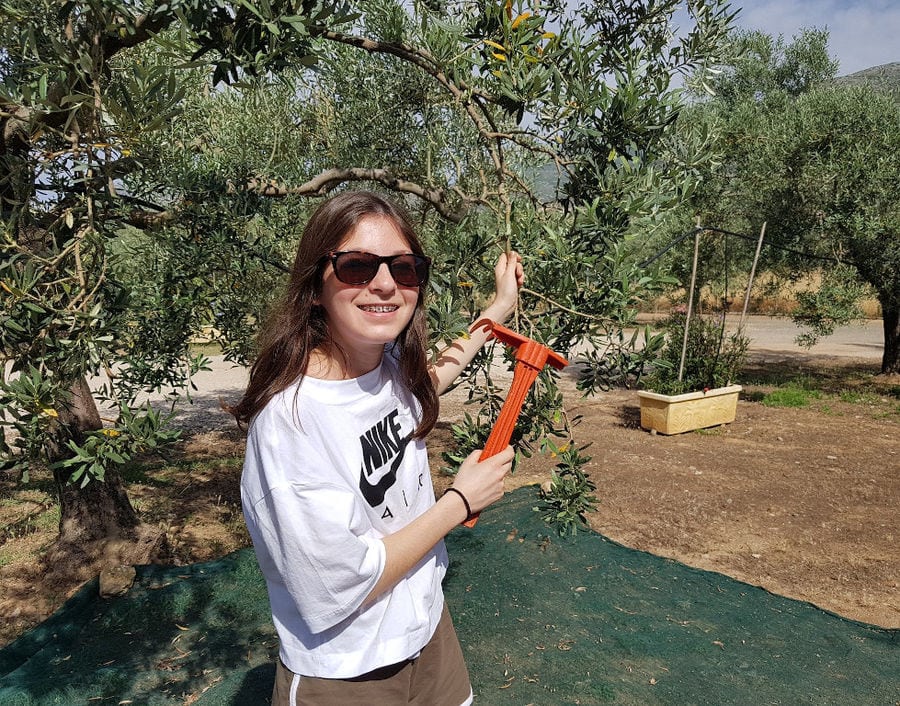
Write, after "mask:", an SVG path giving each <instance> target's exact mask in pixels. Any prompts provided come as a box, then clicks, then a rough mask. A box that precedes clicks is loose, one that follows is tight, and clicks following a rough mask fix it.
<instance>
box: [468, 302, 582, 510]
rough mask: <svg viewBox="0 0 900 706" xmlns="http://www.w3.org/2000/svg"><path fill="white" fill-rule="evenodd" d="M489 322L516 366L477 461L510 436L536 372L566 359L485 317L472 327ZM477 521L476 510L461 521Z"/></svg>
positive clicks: (496, 450) (565, 362)
mask: <svg viewBox="0 0 900 706" xmlns="http://www.w3.org/2000/svg"><path fill="white" fill-rule="evenodd" d="M485 326H489V327H490V329H491V335H493V337H494V338H496V339H497V340H498V341H500V342H501V343H504V344H506V345H507V346H509V347H511V348H513V349H515V351H516V367H515V368H514V369H513V379H512V385H511V386H510V388H509V394H507V396H506V400H505V401H504V402H503V406H502V407H501V408H500V414H499V415H497V421H496V422H495V423H494V428H493V429H491V433H490V436H488V438H487V441H486V442H485V444H484V449H483V450H482V452H481V456H479V457H478V460H479V461H484V460H485V459H486V458H490V457H491V456H495V455H496V454H498V453H500V452H501V451H502V450H503V449H505V448H506V447H507V446H509V440H510V439H511V438H512V433H513V429H515V426H516V421H517V420H518V419H519V413H520V412H521V411H522V404H523V403H524V402H525V395H527V394H528V390H530V389H531V386H532V385H533V384H534V381H535V380H536V379H537V376H538V373H539V372H541V370H542V369H543V368H544V366H545V365H547V364H548V363H549V364H550V365H552V366H553V367H554V368H556V369H557V370H562V369H563V368H565V367H566V366H567V365H568V364H569V361H568V360H566V359H565V358H563V357H562V356H561V355H559V354H558V353H554V352H553V351H551V350H550V349H549V348H547V346H545V345H543V344H541V343H538V342H537V341H534V340H532V339H530V338H527V337H525V336H523V335H521V334H519V333H516V332H515V331H511V330H510V329H508V328H506V327H505V326H501V325H500V324H495V323H494V322H493V321H489V320H488V319H482V320H480V321H478V322H476V324H475V326H473V329H476V328H482V327H485ZM476 522H478V514H475V515H473V516H472V517H471V518H470V519H468V520H466V521H465V522H464V523H463V524H464V525H465V526H466V527H474V526H475V523H476Z"/></svg>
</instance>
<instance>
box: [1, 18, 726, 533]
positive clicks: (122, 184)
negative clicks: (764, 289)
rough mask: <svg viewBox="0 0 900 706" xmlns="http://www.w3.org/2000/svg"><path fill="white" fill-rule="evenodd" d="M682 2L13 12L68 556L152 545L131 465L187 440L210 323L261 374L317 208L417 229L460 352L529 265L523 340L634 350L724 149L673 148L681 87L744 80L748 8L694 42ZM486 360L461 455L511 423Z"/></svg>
mask: <svg viewBox="0 0 900 706" xmlns="http://www.w3.org/2000/svg"><path fill="white" fill-rule="evenodd" d="M679 5H680V3H679V2H675V1H674V0H667V1H664V2H656V1H653V2H650V1H648V2H631V1H629V2H624V0H616V1H614V2H610V3H605V4H603V5H602V6H596V5H595V4H593V3H587V4H585V5H584V6H579V7H574V6H570V5H569V4H568V3H563V2H547V3H543V4H541V5H539V6H535V7H532V6H531V5H530V4H526V3H519V2H510V1H507V2H501V3H496V4H493V3H487V4H484V3H471V2H441V1H440V0H437V1H435V0H430V1H427V2H426V1H424V0H422V1H417V2H413V3H401V2H395V1H393V0H377V1H375V2H366V3H359V4H358V6H357V5H356V4H354V3H352V2H351V3H346V2H309V1H307V0H288V1H285V2H281V1H278V2H268V3H259V4H258V3H248V2H242V1H238V2H228V1H227V0H218V1H217V2H214V3H201V2H197V1H196V0H176V1H175V2H171V3H165V4H158V3H149V2H147V3H144V2H132V1H129V2H125V1H124V0H92V1H91V2H80V1H72V2H65V3H59V2H56V1H55V0H38V1H34V0H7V1H6V2H4V3H3V5H2V10H0V22H2V24H0V46H2V47H3V49H2V52H0V81H2V83H0V111H2V112H0V128H2V130H0V135H2V141H0V162H2V171H0V207H2V223H3V243H2V255H0V256H2V261H0V284H2V288H3V290H4V298H3V305H2V309H0V346H2V352H3V356H5V357H6V358H7V359H8V360H10V361H12V363H11V365H12V370H13V374H12V376H10V377H9V378H8V379H6V380H5V381H4V382H3V385H2V389H0V412H2V423H3V424H4V425H5V426H7V427H12V428H13V429H14V430H15V432H16V433H17V436H15V437H14V438H13V441H12V442H9V443H8V442H6V441H4V442H3V448H2V451H3V455H4V458H5V459H6V463H7V465H8V466H11V467H18V468H20V469H21V468H27V467H28V466H29V465H30V464H33V463H36V462H39V461H42V462H44V463H47V464H50V465H51V466H52V467H53V468H54V473H55V476H56V479H57V482H58V484H59V486H60V488H61V494H62V499H63V506H62V521H61V527H62V529H63V534H64V535H66V536H68V538H69V539H75V540H77V539H78V538H80V537H84V538H91V537H96V536H100V537H102V536H104V535H105V534H109V533H112V532H115V531H119V530H121V529H122V528H123V527H126V528H127V527H131V526H134V525H135V524H136V523H137V522H138V518H137V517H136V516H135V514H134V512H133V511H132V509H131V507H130V505H129V503H128V501H127V497H126V496H125V494H124V491H123V489H122V486H121V483H120V482H119V478H118V471H119V469H120V468H121V467H122V465H123V464H125V463H128V462H129V460H130V459H131V458H132V457H133V456H134V455H135V454H137V453H140V452H142V451H146V450H148V449H152V448H155V447H157V446H158V445H159V444H162V443H165V442H166V441H169V440H171V439H172V438H173V434H172V432H170V431H167V429H166V425H165V423H164V418H163V415H162V414H161V413H160V412H159V411H157V410H154V409H152V408H151V407H149V406H147V405H143V406H142V405H141V400H142V399H144V397H145V395H146V393H147V392H148V391H151V390H161V389H166V390H168V389H172V388H174V389H175V390H176V391H177V390H178V389H183V388H185V387H186V386H187V385H188V379H189V377H190V374H191V373H192V372H193V371H196V370H197V369H199V368H201V367H202V366H203V365H204V360H203V358H202V356H196V355H194V354H192V353H191V349H190V346H189V342H190V341H191V339H192V337H194V336H196V335H197V334H198V333H199V332H201V331H202V332H206V333H208V334H211V335H213V336H214V337H216V338H217V339H218V340H220V342H221V343H222V345H223V347H224V350H225V351H226V353H227V355H228V356H229V357H231V358H233V359H235V360H239V361H243V360H246V359H247V358H248V357H250V356H252V351H253V346H252V337H253V333H254V331H255V328H256V327H257V326H258V322H259V321H260V320H261V318H262V317H263V316H264V312H265V308H266V303H267V301H268V300H269V298H270V297H271V295H272V293H273V291H275V290H277V289H278V286H279V282H280V281H281V279H282V275H283V272H284V270H285V268H286V266H287V263H289V262H290V255H291V252H292V251H293V249H294V247H295V242H296V237H297V235H298V233H299V229H300V227H301V225H302V223H303V220H304V215H305V213H306V212H307V211H308V210H309V207H310V203H309V201H310V199H315V198H319V197H322V196H324V195H327V194H328V193H330V192H332V191H334V190H335V189H339V188H352V187H353V185H354V184H360V183H361V184H365V185H367V186H369V187H372V186H374V187H375V188H380V189H384V190H389V191H392V192H394V193H395V194H396V195H397V196H398V197H399V198H402V199H403V200H404V201H406V203H407V205H408V206H409V207H410V208H411V209H412V210H413V211H414V213H415V214H416V218H417V219H418V222H419V224H420V228H421V230H422V232H423V236H424V238H425V240H426V242H427V243H429V245H430V247H431V249H432V251H433V253H434V255H435V260H436V264H437V267H436V270H437V273H438V274H437V276H436V277H435V279H434V282H433V283H432V285H431V291H430V302H431V304H430V309H429V314H430V318H431V323H432V328H433V330H434V333H435V339H436V342H437V341H438V340H440V339H441V338H446V337H449V336H451V335H455V334H456V333H458V332H459V331H460V330H461V329H462V327H463V326H464V325H465V322H466V321H467V318H468V316H470V315H471V313H473V312H474V311H476V310H477V308H478V306H479V305H480V304H481V302H482V300H483V297H484V296H485V293H486V292H487V291H489V288H490V263H492V262H493V259H494V258H495V255H496V252H497V250H498V249H506V248H510V247H514V248H516V249H517V250H519V251H520V252H522V253H524V254H525V255H526V258H527V260H528V263H527V264H528V268H529V281H530V285H529V290H528V291H527V292H526V293H525V294H524V296H523V300H522V304H521V307H520V310H519V314H518V319H517V323H516V325H517V327H519V328H520V329H521V330H523V331H525V332H527V333H528V334H529V335H531V336H533V337H536V338H538V339H540V340H542V341H545V342H547V343H548V344H549V345H552V346H553V347H554V348H556V349H559V350H562V351H563V352H565V351H566V350H568V348H569V347H570V345H571V344H572V343H573V342H575V341H587V342H588V343H589V344H593V345H594V346H606V345H608V341H609V340H610V335H612V336H613V341H614V343H615V341H616V340H618V341H622V340H623V337H622V334H621V330H622V327H623V326H624V325H625V324H626V323H627V322H629V321H630V320H631V318H632V317H633V315H634V313H635V304H636V302H637V301H638V300H639V299H640V297H641V296H643V295H644V292H645V287H646V285H647V284H649V283H650V281H651V280H649V279H647V277H646V276H645V274H644V273H643V272H641V271H640V270H639V269H638V268H637V267H636V264H635V262H636V258H637V256H638V255H639V254H640V252H641V248H642V247H643V246H642V242H643V239H642V234H643V233H645V232H647V230H648V229H649V230H652V229H653V228H654V226H655V224H656V223H657V222H658V220H659V218H660V215H661V213H663V212H664V211H665V209H667V208H669V207H671V206H672V205H675V204H677V203H678V202H679V201H680V200H681V199H682V198H683V197H684V195H685V194H686V193H689V191H690V188H691V184H692V174H693V173H694V168H695V166H696V164H698V163H700V162H702V160H703V155H704V149H705V147H704V145H703V144H702V143H700V142H698V143H697V144H696V145H695V147H696V149H693V148H692V149H689V150H688V149H686V148H685V147H684V145H678V146H677V148H676V145H675V143H674V141H673V140H672V126H673V125H674V123H675V121H676V119H677V116H678V114H679V111H680V110H681V108H682V106H683V101H682V99H681V97H680V92H679V91H678V90H675V89H673V88H672V86H671V79H672V76H673V75H676V74H678V73H683V74H688V73H696V72H699V73H700V74H702V73H703V72H704V71H706V70H707V69H708V68H709V67H712V66H714V65H716V64H718V63H720V62H721V58H722V56H724V54H723V51H724V47H725V44H726V38H727V36H728V30H729V28H730V23H731V21H732V19H733V14H734V13H733V12H732V11H731V10H730V9H729V8H728V6H727V5H726V4H725V3H724V2H723V1H721V0H702V1H700V2H692V3H689V4H688V7H689V9H690V11H691V18H692V24H691V25H690V26H689V27H687V28H685V29H684V30H683V31H680V32H679V31H676V29H677V28H676V27H675V26H674V25H673V16H674V13H675V11H676V9H678V7H679ZM663 162H665V163H666V164H668V168H667V169H666V170H661V169H660V168H659V166H658V165H659V164H661V163H663ZM604 350H605V349H602V350H601V352H600V353H597V354H596V356H595V358H594V361H595V362H599V361H600V360H601V359H602V357H603V351H604ZM486 360H487V354H485V357H484V358H483V359H481V361H480V363H481V365H480V367H479V366H475V367H473V369H472V370H471V372H470V382H473V383H475V382H477V384H474V385H473V387H472V390H473V392H472V395H473V397H475V398H478V399H479V400H480V401H481V402H482V403H483V407H482V409H483V412H479V413H478V414H477V415H476V418H475V419H472V420H470V422H469V424H468V425H463V427H461V430H460V432H459V436H460V442H461V443H462V444H463V445H464V446H465V445H466V444H468V445H470V446H471V445H475V444H478V443H480V442H481V441H482V440H483V437H484V436H486V428H487V427H488V426H489V422H490V418H491V414H492V413H493V412H495V411H496V408H497V406H498V400H499V395H498V391H497V390H496V388H495V387H494V386H493V385H492V384H491V382H490V376H489V366H487V365H485V362H486ZM101 372H105V373H106V375H107V378H108V380H109V382H108V383H107V384H106V385H104V386H103V387H101V388H100V389H97V388H96V387H95V388H94V389H91V388H90V387H89V385H88V380H89V379H95V378H96V376H97V375H98V374H99V373H101ZM595 379H596V378H595ZM98 405H99V406H98ZM558 407H559V396H558V392H556V388H555V385H554V382H553V377H552V375H551V374H550V373H547V374H545V375H544V376H543V377H542V381H541V383H540V384H539V386H538V388H537V390H536V393H535V394H534V395H533V397H532V400H531V408H530V411H529V413H528V415H527V417H528V420H529V422H530V424H528V425H525V426H524V428H523V429H521V432H520V433H521V439H520V446H521V448H522V449H523V451H525V452H527V449H528V446H529V444H530V443H534V442H535V441H536V440H537V439H540V438H546V435H547V434H548V433H549V434H559V435H562V436H565V437H569V436H570V435H571V430H570V429H569V428H568V424H567V423H566V421H565V419H564V418H561V417H560V415H559V413H558ZM101 408H102V409H103V416H104V417H106V418H107V421H106V422H104V421H103V419H101V414H100V410H101ZM109 410H111V411H109ZM548 443H549V442H548ZM569 447H570V448H571V449H572V453H576V454H577V452H576V451H575V449H576V445H575V444H573V443H570V444H569ZM573 458H574V457H573ZM578 459H579V463H582V462H583V460H584V459H583V457H581V456H578ZM570 460H571V459H570ZM570 465H571V464H570ZM577 466H578V464H575V467H576V469H575V470H574V471H572V472H577ZM101 481H102V482H101Z"/></svg>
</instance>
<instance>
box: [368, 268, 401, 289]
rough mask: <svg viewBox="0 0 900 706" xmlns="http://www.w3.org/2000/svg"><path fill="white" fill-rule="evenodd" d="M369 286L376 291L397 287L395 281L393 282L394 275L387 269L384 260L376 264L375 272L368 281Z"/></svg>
mask: <svg viewBox="0 0 900 706" xmlns="http://www.w3.org/2000/svg"><path fill="white" fill-rule="evenodd" d="M369 286H370V287H371V288H372V289H375V290H377V291H392V290H394V289H395V288H396V287H397V283H396V282H394V276H393V275H392V274H391V271H390V270H389V269H388V265H387V263H386V262H382V263H381V264H380V265H379V266H378V271H377V272H376V273H375V276H374V277H373V278H372V281H371V282H369Z"/></svg>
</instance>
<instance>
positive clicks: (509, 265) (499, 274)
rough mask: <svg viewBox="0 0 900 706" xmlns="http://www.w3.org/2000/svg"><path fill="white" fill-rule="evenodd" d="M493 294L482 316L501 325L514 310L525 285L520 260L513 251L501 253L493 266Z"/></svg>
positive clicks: (517, 254)
mask: <svg viewBox="0 0 900 706" xmlns="http://www.w3.org/2000/svg"><path fill="white" fill-rule="evenodd" d="M494 282H495V294H494V299H493V301H492V302H491V303H490V305H489V306H488V307H487V309H485V311H484V316H486V317H488V318H489V319H491V320H492V321H496V322H497V323H503V322H504V321H506V319H507V318H508V317H509V315H510V314H512V313H513V311H514V310H515V308H516V304H517V303H518V301H519V289H520V288H521V287H522V285H523V284H524V283H525V271H524V270H523V269H522V258H521V256H520V255H519V253H517V252H516V251H515V250H511V251H510V252H508V253H501V254H500V257H499V258H497V264H496V265H494Z"/></svg>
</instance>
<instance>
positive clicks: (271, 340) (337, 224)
mask: <svg viewBox="0 0 900 706" xmlns="http://www.w3.org/2000/svg"><path fill="white" fill-rule="evenodd" d="M369 216H384V217H387V218H390V219H391V220H392V221H393V222H394V224H395V225H396V226H397V229H398V230H399V231H400V233H401V235H402V236H403V238H404V240H406V242H407V244H408V245H409V249H410V250H411V251H412V252H414V253H416V254H418V255H423V254H424V250H423V248H422V244H421V242H420V241H419V238H418V236H417V235H416V232H415V230H414V229H413V227H412V224H411V223H410V220H409V217H408V216H407V215H406V213H405V211H404V210H403V209H402V208H401V207H400V206H399V205H397V204H395V203H393V202H391V201H389V200H388V199H386V198H384V197H383V196H380V195H378V194H375V193H372V192H370V191H347V192H343V193H341V194H338V195H337V196H334V197H332V198H330V199H328V200H327V201H324V202H322V203H321V204H320V205H319V207H318V208H317V209H316V211H315V212H314V213H313V215H312V216H311V217H310V219H309V221H308V222H307V224H306V228H304V230H303V235H302V236H301V238H300V244H299V246H298V247H297V254H296V256H295V257H294V264H293V267H292V268H291V274H290V278H289V280H288V285H287V289H286V290H285V292H284V295H283V296H282V297H281V299H280V300H279V301H278V302H277V303H276V305H275V307H274V308H273V309H272V312H271V314H270V315H269V318H268V320H267V322H266V325H265V326H263V328H262V329H261V331H260V333H259V338H258V345H259V354H258V356H257V358H256V361H255V362H254V363H253V367H252V368H250V382H249V384H248V385H247V389H246V390H245V391H244V395H243V397H242V398H241V400H240V402H238V403H237V404H236V405H234V406H232V407H229V408H228V411H229V412H230V413H231V414H233V415H234V417H235V419H237V420H238V422H239V423H249V422H250V420H251V419H252V418H253V416H254V415H255V414H256V413H257V412H259V411H260V410H261V409H262V408H263V407H265V406H266V404H268V402H269V400H271V399H272V397H274V396H275V395H276V394H278V393H279V392H281V391H282V390H284V389H286V388H287V387H288V386H290V385H291V384H292V383H294V382H295V381H296V380H297V379H298V378H299V377H300V376H301V375H304V374H305V373H306V368H307V366H308V365H309V356H310V353H311V352H312V351H313V350H314V349H315V348H316V347H317V346H319V345H321V344H323V343H328V338H329V333H328V323H327V321H326V320H325V312H324V310H323V309H322V307H321V306H319V305H318V304H316V303H315V302H316V300H317V299H318V297H319V295H320V294H321V291H322V273H323V266H324V263H325V257H326V255H327V254H328V253H329V252H331V251H333V250H336V249H337V248H338V247H339V246H340V244H341V242H343V240H344V239H345V238H346V237H347V235H348V234H349V233H350V232H351V231H352V230H353V229H354V228H355V227H356V226H357V225H358V224H359V222H360V221H361V220H362V219H363V218H366V217H369ZM423 290H424V287H420V288H419V299H418V301H417V302H416V308H415V311H414V313H413V316H412V319H411V320H410V322H409V324H407V326H406V328H405V329H403V331H402V332H401V333H400V335H399V336H398V338H397V341H396V345H395V352H396V355H397V356H398V359H399V368H400V376H401V382H402V383H403V384H404V385H405V386H406V388H407V389H408V390H409V391H410V392H411V393H412V394H413V396H414V397H415V398H416V399H417V400H418V401H419V404H420V405H421V407H422V416H421V419H420V420H419V425H418V427H417V428H416V430H415V433H414V435H413V436H414V438H417V439H421V438H423V437H424V436H425V435H426V434H428V432H429V431H431V429H432V427H434V424H435V422H436V421H437V415H438V397H437V391H436V390H435V388H434V384H433V382H432V381H431V378H430V377H429V375H428V355H427V350H428V332H427V328H426V316H425V305H424V294H425V292H424V291H423Z"/></svg>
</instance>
